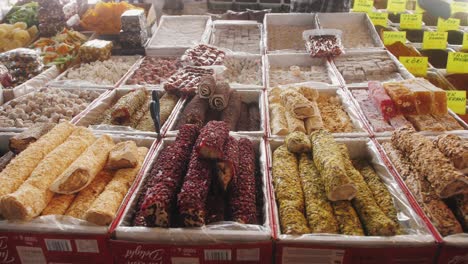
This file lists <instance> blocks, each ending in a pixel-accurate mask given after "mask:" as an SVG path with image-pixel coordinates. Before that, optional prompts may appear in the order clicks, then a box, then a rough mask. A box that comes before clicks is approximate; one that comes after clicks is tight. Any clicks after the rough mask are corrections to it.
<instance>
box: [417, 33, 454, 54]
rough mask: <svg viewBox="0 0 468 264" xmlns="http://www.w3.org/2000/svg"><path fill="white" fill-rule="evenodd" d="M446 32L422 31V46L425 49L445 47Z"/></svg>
mask: <svg viewBox="0 0 468 264" xmlns="http://www.w3.org/2000/svg"><path fill="white" fill-rule="evenodd" d="M447 37H448V33H447V32H439V31H436V32H429V31H425V32H424V37H423V43H422V48H423V49H424V50H426V49H443V50H444V49H446V48H447Z"/></svg>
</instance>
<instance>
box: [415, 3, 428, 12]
mask: <svg viewBox="0 0 468 264" xmlns="http://www.w3.org/2000/svg"><path fill="white" fill-rule="evenodd" d="M414 12H415V13H416V14H422V13H424V12H426V10H424V9H422V7H421V6H419V4H418V1H416V8H415V9H414Z"/></svg>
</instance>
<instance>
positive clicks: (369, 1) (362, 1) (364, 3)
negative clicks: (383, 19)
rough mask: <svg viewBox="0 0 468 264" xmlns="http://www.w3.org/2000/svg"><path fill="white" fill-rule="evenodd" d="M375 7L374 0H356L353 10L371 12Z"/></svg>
mask: <svg viewBox="0 0 468 264" xmlns="http://www.w3.org/2000/svg"><path fill="white" fill-rule="evenodd" d="M372 7H374V1H373V0H354V5H353V12H365V13H367V12H370V11H371V10H372Z"/></svg>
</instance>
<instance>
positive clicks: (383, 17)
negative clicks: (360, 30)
mask: <svg viewBox="0 0 468 264" xmlns="http://www.w3.org/2000/svg"><path fill="white" fill-rule="evenodd" d="M368 15H369V18H370V19H371V21H372V23H373V24H374V25H375V26H377V25H379V26H384V27H386V26H388V13H377V12H370V13H369V14H368Z"/></svg>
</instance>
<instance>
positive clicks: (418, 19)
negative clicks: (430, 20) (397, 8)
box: [400, 14, 422, 29]
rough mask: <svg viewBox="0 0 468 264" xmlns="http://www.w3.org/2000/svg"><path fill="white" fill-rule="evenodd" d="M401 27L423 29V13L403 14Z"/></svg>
mask: <svg viewBox="0 0 468 264" xmlns="http://www.w3.org/2000/svg"><path fill="white" fill-rule="evenodd" d="M400 28H404V29H421V28H422V14H401V16H400Z"/></svg>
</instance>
